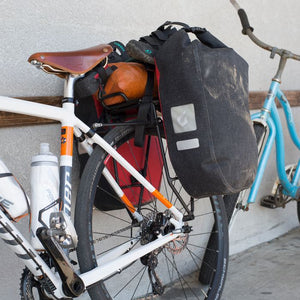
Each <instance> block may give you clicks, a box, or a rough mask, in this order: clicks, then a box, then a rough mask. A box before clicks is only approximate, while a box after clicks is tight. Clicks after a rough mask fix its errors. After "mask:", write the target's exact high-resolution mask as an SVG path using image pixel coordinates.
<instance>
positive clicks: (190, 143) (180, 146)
mask: <svg viewBox="0 0 300 300" xmlns="http://www.w3.org/2000/svg"><path fill="white" fill-rule="evenodd" d="M176 147H177V150H178V151H183V150H189V149H195V148H199V139H197V138H195V139H189V140H181V141H177V142H176Z"/></svg>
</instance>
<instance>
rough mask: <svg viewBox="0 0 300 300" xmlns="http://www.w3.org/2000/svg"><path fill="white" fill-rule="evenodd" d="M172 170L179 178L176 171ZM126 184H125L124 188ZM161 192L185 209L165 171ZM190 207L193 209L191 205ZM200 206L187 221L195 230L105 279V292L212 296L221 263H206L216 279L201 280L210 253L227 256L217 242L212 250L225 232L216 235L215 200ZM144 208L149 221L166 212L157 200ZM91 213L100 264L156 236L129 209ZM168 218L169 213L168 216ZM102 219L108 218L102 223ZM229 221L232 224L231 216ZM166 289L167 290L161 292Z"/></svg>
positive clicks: (126, 296) (118, 295)
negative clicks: (211, 242) (213, 238)
mask: <svg viewBox="0 0 300 300" xmlns="http://www.w3.org/2000/svg"><path fill="white" fill-rule="evenodd" d="M128 138H129V137H128V136H126V137H125V139H121V140H119V142H118V143H117V144H116V145H115V148H116V149H117V150H118V146H119V145H120V144H123V143H124V142H126V141H127V140H128ZM157 149H159V148H157ZM132 153H134V151H132ZM111 159H112V158H111V157H106V158H105V159H104V161H105V162H106V164H108V161H109V160H111ZM167 160H168V161H169V159H168V158H167ZM102 168H103V166H102ZM100 169H101V168H100ZM169 171H170V173H171V176H172V177H173V176H174V175H175V174H174V172H173V171H172V170H169ZM172 173H173V174H172ZM122 184H123V183H122V182H120V185H121V186H122ZM174 185H175V187H176V189H177V191H178V192H179V193H180V194H181V195H183V198H184V199H185V200H186V201H188V200H189V199H190V197H189V196H188V195H187V194H186V193H185V191H184V189H183V188H182V187H181V185H180V182H179V181H178V180H176V181H174ZM98 188H99V186H98ZM102 189H103V188H102ZM160 190H161V191H162V193H163V194H164V195H166V197H167V198H168V200H169V201H170V202H171V203H173V204H176V207H177V208H179V209H180V210H181V211H182V212H183V213H184V209H183V208H182V206H181V204H180V203H179V201H178V200H177V198H176V196H175V194H174V193H173V191H172V190H171V189H170V188H169V187H167V181H166V179H165V172H163V176H162V181H161V186H160ZM94 193H95V191H94ZM110 194H111V191H110ZM188 206H189V208H191V205H190V204H189V205H188ZM194 206H195V212H194V215H195V220H192V221H188V222H187V223H186V225H187V226H191V227H192V230H193V231H192V232H190V233H187V234H185V235H184V237H181V238H180V239H178V240H176V241H174V242H171V243H169V244H167V245H165V246H164V247H161V248H160V249H158V250H157V251H156V252H154V253H151V255H152V257H151V258H148V257H146V258H145V257H144V258H142V259H138V260H137V261H135V262H134V263H132V264H130V265H129V266H127V267H126V268H124V269H123V270H120V272H119V273H117V274H114V276H111V277H110V278H107V279H105V280H103V283H104V285H105V288H106V290H105V294H106V295H107V292H108V293H109V295H110V297H111V298H113V299H152V297H153V296H155V298H158V299H170V298H174V299H187V298H189V299H207V295H208V294H210V293H211V294H212V292H211V289H212V287H213V285H216V284H218V281H220V279H216V276H217V275H216V269H217V267H216V265H214V266H211V265H209V263H206V264H207V267H208V269H209V270H210V280H209V283H208V284H206V285H203V284H201V283H200V282H199V272H200V269H201V264H202V259H203V256H204V253H205V251H214V252H215V255H216V257H221V256H223V255H224V254H223V251H222V249H220V247H219V245H217V249H208V250H207V248H206V245H207V242H208V239H209V237H210V235H211V234H216V235H218V234H219V232H218V229H215V231H214V232H213V233H212V229H213V228H215V227H214V224H215V223H216V222H217V223H218V222H220V220H218V218H217V213H216V210H215V209H214V207H213V205H212V202H211V201H210V199H208V198H206V199H194ZM139 209H140V213H141V214H142V215H143V217H144V218H145V219H146V220H148V221H149V220H153V219H155V218H156V216H157V214H158V213H159V212H160V213H165V208H164V207H163V206H162V205H161V204H160V203H159V202H158V201H157V200H155V201H152V202H150V203H146V204H143V205H142V206H140V208H139ZM90 212H91V215H92V216H90V217H91V218H92V223H90V224H91V227H90V232H92V236H91V238H90V241H91V240H92V242H90V246H91V248H92V256H93V260H94V263H95V261H96V260H97V259H98V263H99V264H102V263H104V262H105V263H107V261H109V259H110V257H109V256H108V253H111V252H112V250H116V249H118V248H117V247H118V246H119V245H125V243H127V242H132V245H133V246H132V248H131V249H130V251H132V250H133V249H136V248H138V247H140V245H141V244H143V243H146V242H147V239H148V241H150V240H151V237H149V232H147V225H145V224H146V223H147V222H146V221H145V222H144V223H143V224H142V225H140V226H137V225H136V224H134V225H132V220H131V219H130V217H129V215H128V213H127V211H126V210H125V209H119V210H112V211H101V210H98V209H97V208H95V207H94V208H93V209H92V210H90ZM166 216H168V215H167V214H166ZM100 220H104V221H102V222H100ZM223 221H224V222H227V220H223ZM216 228H218V226H217V227H216ZM152 233H153V232H152ZM147 234H148V235H147ZM150 234H151V232H150ZM217 240H218V239H217ZM216 250H217V251H216ZM81 255H82V254H81ZM216 261H217V260H216ZM215 263H216V262H215ZM149 270H150V271H149ZM218 276H219V275H218ZM102 287H103V286H102ZM162 289H164V292H163V294H162V295H159V294H160V293H161V291H162ZM176 297H177V298H176ZM108 298H109V297H108ZM209 299H210V298H209ZM216 299H217V298H216Z"/></svg>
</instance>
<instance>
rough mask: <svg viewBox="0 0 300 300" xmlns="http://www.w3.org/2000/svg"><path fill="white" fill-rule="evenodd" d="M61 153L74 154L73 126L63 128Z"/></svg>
mask: <svg viewBox="0 0 300 300" xmlns="http://www.w3.org/2000/svg"><path fill="white" fill-rule="evenodd" d="M60 149H61V150H60V155H69V156H73V127H70V126H63V127H62V128H61V148H60Z"/></svg>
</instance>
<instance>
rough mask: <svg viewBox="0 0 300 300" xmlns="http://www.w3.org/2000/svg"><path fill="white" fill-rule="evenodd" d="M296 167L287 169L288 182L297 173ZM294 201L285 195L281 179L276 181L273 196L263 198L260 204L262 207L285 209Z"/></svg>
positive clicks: (291, 166)
mask: <svg viewBox="0 0 300 300" xmlns="http://www.w3.org/2000/svg"><path fill="white" fill-rule="evenodd" d="M295 169H296V165H288V166H286V167H285V172H286V175H287V178H288V180H290V181H291V180H292V179H293V175H294V173H295ZM291 200H292V198H291V197H289V196H287V195H285V194H284V193H283V186H282V184H281V183H280V180H279V178H277V179H276V181H275V183H274V186H273V188H272V194H271V195H268V196H266V197H265V198H263V199H262V200H261V202H260V205H261V206H263V207H266V208H272V209H275V208H278V207H282V208H285V206H286V204H287V203H289V202H290V201H291Z"/></svg>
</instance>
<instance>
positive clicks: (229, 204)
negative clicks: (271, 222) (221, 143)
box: [199, 123, 300, 284]
mask: <svg viewBox="0 0 300 300" xmlns="http://www.w3.org/2000/svg"><path fill="white" fill-rule="evenodd" d="M253 127H254V132H255V136H256V142H257V145H259V144H260V141H261V138H262V137H263V135H264V132H265V127H264V126H263V125H262V124H260V123H254V125H253ZM239 196H240V193H235V194H231V195H225V196H223V200H224V205H225V210H226V214H227V220H228V225H229V223H230V221H231V218H232V216H233V214H234V210H235V208H236V204H237V201H238V199H239ZM299 209H300V208H299ZM299 213H300V212H299ZM299 221H300V217H299ZM216 247H217V241H216V237H215V236H214V235H211V236H210V237H209V241H208V248H209V249H216ZM215 259H216V257H215V256H214V252H212V251H206V252H205V255H204V258H203V260H204V261H205V262H207V264H214V261H215ZM207 264H202V268H201V270H200V275H199V279H200V281H201V282H202V283H204V284H205V283H207V282H208V280H209V276H210V274H209V273H210V270H209V269H208V268H207V267H206V265H207Z"/></svg>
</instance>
